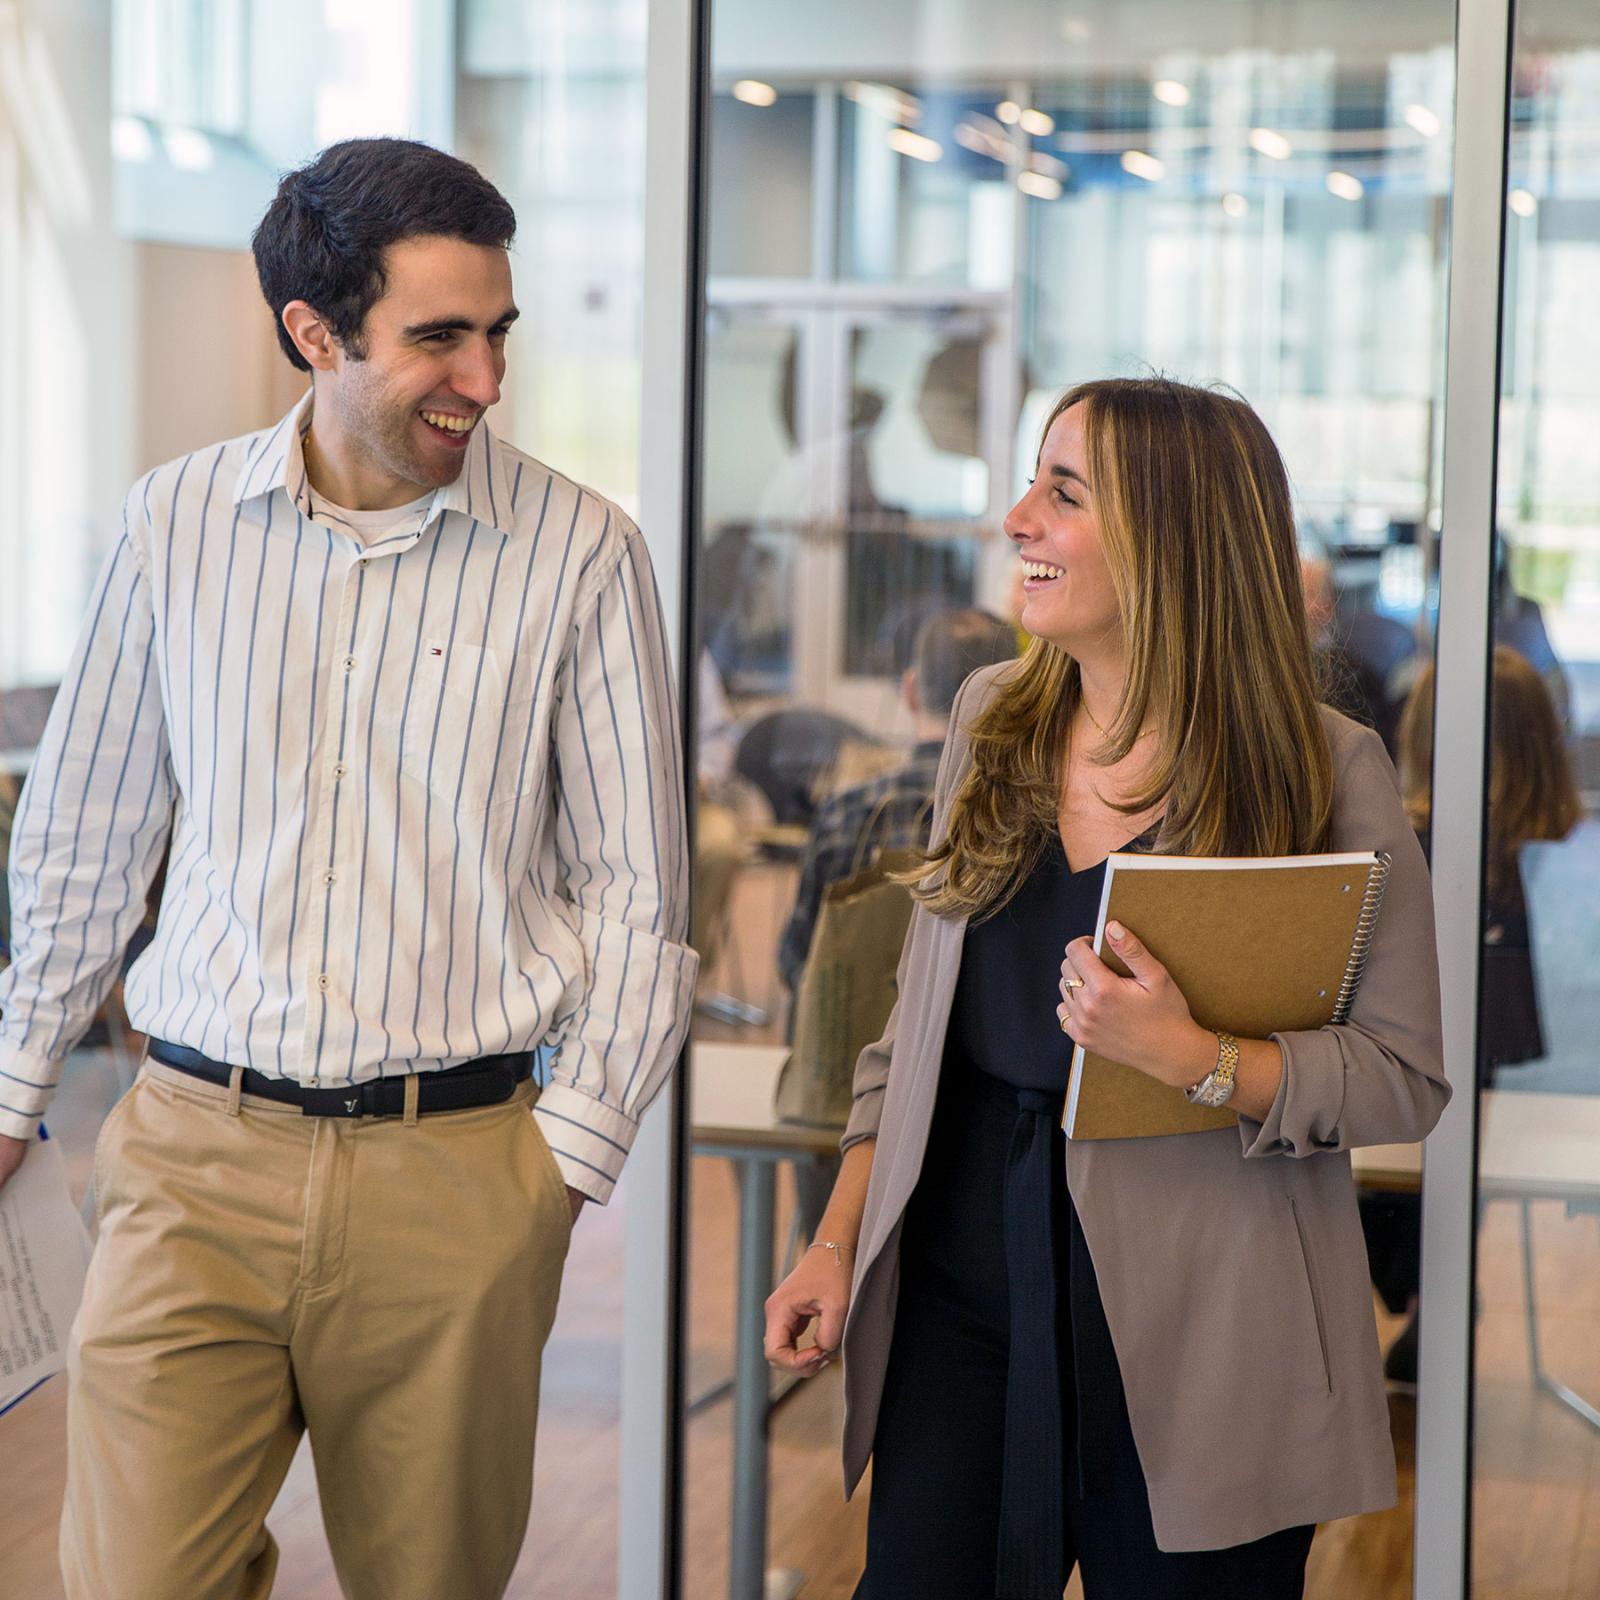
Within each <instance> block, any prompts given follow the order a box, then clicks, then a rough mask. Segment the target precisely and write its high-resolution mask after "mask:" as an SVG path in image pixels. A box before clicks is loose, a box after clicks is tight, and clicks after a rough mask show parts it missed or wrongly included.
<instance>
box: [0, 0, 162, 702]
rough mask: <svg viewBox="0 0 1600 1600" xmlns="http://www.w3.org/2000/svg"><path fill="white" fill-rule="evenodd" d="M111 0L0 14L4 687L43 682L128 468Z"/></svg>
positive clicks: (76, 614)
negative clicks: (110, 123) (110, 111)
mask: <svg viewBox="0 0 1600 1600" xmlns="http://www.w3.org/2000/svg"><path fill="white" fill-rule="evenodd" d="M110 69H111V25H110V0H14V3H13V4H12V5H11V6H10V7H8V8H3V9H0V686H4V685H7V684H12V683H19V682H48V681H50V680H52V679H53V678H55V677H56V676H57V675H58V674H59V672H60V670H61V666H62V664H63V663H64V661H65V658H66V655H67V653H68V652H69V651H70V649H71V645H72V641H73V639H74V637H75V636H76V633H77V629H78V624H79V621H80V618H81V616H82V612H83V606H84V600H85V597H86V595H87V592H88V587H89V584H90V582H91V581H92V578H93V574H94V571H95V569H96V567H97V566H98V564H99V560H100V554H101V551H102V550H103V548H104V545H105V542H106V539H107V538H108V534H109V530H110V529H111V528H113V527H114V526H115V520H116V517H117V513H118V508H119V507H120V504H121V500H122V495H123V492H124V490H125V488H126V486H127V483H128V481H129V479H130V478H131V477H132V475H133V474H132V464H133V459H134V448H133V426H132V423H133V415H132V409H131V407H130V406H129V405H128V388H129V380H130V373H131V370H132V357H133V305H132V294H131V276H130V271H129V262H130V256H129V250H128V247H127V246H126V245H125V244H123V243H122V242H121V241H120V240H119V239H118V238H117V236H116V233H115V230H114V227H113V225H112V214H113V207H112V184H111V154H110V143H109V139H108V135H107V109H106V108H107V107H108V106H109V104H110V93H111V90H110Z"/></svg>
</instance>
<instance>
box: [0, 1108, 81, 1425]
mask: <svg viewBox="0 0 1600 1600" xmlns="http://www.w3.org/2000/svg"><path fill="white" fill-rule="evenodd" d="M89 1251H90V1242H89V1234H88V1230H87V1229H85V1227H84V1225H83V1219H82V1218H81V1217H80V1216H79V1215H78V1209H77V1207H76V1206H74V1205H73V1203H72V1194H71V1191H70V1190H69V1188H68V1185H67V1169H66V1163H65V1162H64V1161H63V1160H62V1158H61V1146H60V1145H59V1144H58V1143H56V1142H55V1141H54V1140H52V1139H42V1140H40V1141H39V1142H38V1143H37V1144H35V1145H34V1146H33V1148H32V1149H31V1150H29V1152H28V1154H27V1158H26V1159H25V1160H24V1161H23V1163H22V1165H21V1166H20V1167H19V1168H18V1169H17V1171H16V1172H15V1174H13V1176H12V1179H11V1181H10V1182H9V1183H8V1184H7V1185H6V1186H5V1188H3V1189H0V1412H5V1411H7V1410H9V1409H10V1407H11V1406H13V1405H15V1404H16V1402H17V1401H19V1400H20V1399H21V1398H22V1397H23V1396H24V1395H26V1394H28V1393H29V1392H30V1391H31V1390H33V1389H36V1388H38V1386H39V1385H40V1384H41V1383H43V1382H44V1380H45V1379H46V1378H48V1377H50V1376H51V1375H52V1374H53V1373H57V1372H60V1371H61V1369H62V1368H63V1367H64V1366H65V1365H66V1362H67V1331H68V1329H69V1328H71V1326H72V1319H73V1317H75V1316H76V1315H77V1312H78V1302H79V1301H80V1300H81V1299H82V1298H83V1283H84V1278H85V1276H86V1274H87V1272H88V1269H89Z"/></svg>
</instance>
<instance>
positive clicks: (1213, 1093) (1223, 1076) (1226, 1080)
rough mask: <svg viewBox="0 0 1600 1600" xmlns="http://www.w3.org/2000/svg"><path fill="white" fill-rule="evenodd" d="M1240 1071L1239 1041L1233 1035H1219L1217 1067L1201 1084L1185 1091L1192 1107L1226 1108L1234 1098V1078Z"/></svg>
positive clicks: (1185, 1095)
mask: <svg viewBox="0 0 1600 1600" xmlns="http://www.w3.org/2000/svg"><path fill="white" fill-rule="evenodd" d="M1212 1031H1213V1032H1215V1031H1216V1030H1215V1029H1213V1030H1212ZM1238 1070H1239V1041H1238V1040H1237V1039H1235V1038H1234V1036H1233V1035H1232V1034H1231V1033H1218V1034H1217V1064H1216V1066H1214V1067H1213V1068H1212V1069H1211V1070H1210V1071H1209V1072H1208V1073H1207V1074H1206V1075H1205V1077H1203V1078H1202V1079H1201V1080H1200V1081H1199V1083H1196V1084H1193V1085H1192V1086H1191V1087H1189V1088H1188V1089H1185V1090H1184V1097H1185V1098H1186V1099H1187V1100H1188V1102H1189V1104H1190V1105H1192V1106H1213V1107H1214V1106H1225V1105H1226V1104H1227V1103H1228V1101H1229V1100H1230V1099H1231V1098H1232V1095H1233V1078H1234V1074H1235V1073H1236V1072H1237V1071H1238Z"/></svg>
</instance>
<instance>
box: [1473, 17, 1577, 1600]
mask: <svg viewBox="0 0 1600 1600" xmlns="http://www.w3.org/2000/svg"><path fill="white" fill-rule="evenodd" d="M1515 15H1516V33H1515V36H1514V41H1513V47H1514V48H1513V61H1512V105H1511V119H1512V122H1511V129H1510V145H1509V156H1508V172H1507V178H1508V184H1507V188H1508V193H1507V196H1506V217H1505V228H1506V243H1505V272H1506V278H1505V289H1504V301H1503V313H1502V325H1501V370H1502V396H1501V409H1500V442H1499V476H1498V493H1499V507H1498V513H1499V528H1498V532H1497V538H1496V550H1495V574H1494V578H1495V591H1494V658H1493V672H1492V678H1491V706H1490V717H1489V720H1490V733H1491V738H1490V747H1489V769H1488V774H1487V791H1488V792H1487V795H1486V807H1485V811H1486V829H1485V831H1486V835H1487V837H1486V845H1485V864H1484V879H1483V900H1484V927H1483V940H1484V942H1483V956H1482V1006H1481V1010H1480V1017H1479V1063H1480V1080H1479V1082H1480V1089H1481V1091H1482V1092H1481V1095H1480V1100H1479V1134H1478V1172H1477V1178H1478V1207H1477V1213H1476V1215H1477V1219H1478V1228H1477V1250H1476V1257H1477V1282H1476V1296H1475V1307H1474V1309H1475V1318H1474V1329H1473V1335H1474V1337H1473V1409H1472V1413H1471V1415H1472V1419H1473V1432H1474V1439H1473V1455H1472V1462H1473V1483H1472V1489H1473V1498H1472V1513H1473V1515H1472V1564H1471V1571H1472V1590H1473V1594H1474V1595H1475V1596H1481V1597H1491V1596H1501V1595H1510V1594H1515V1593H1518V1592H1526V1591H1529V1590H1533V1591H1538V1592H1550V1593H1560V1592H1562V1590H1563V1588H1567V1587H1570V1585H1571V1583H1572V1582H1573V1581H1574V1580H1573V1578H1572V1576H1571V1575H1572V1574H1576V1573H1580V1572H1581V1573H1588V1572H1590V1571H1592V1569H1593V1565H1594V1563H1593V1559H1592V1553H1591V1551H1590V1550H1589V1547H1588V1545H1587V1543H1586V1539H1587V1535H1586V1532H1585V1529H1586V1528H1592V1526H1593V1519H1594V1516H1595V1514H1596V1505H1597V1501H1596V1497H1595V1487H1594V1479H1593V1474H1592V1472H1590V1471H1589V1470H1588V1469H1587V1467H1586V1465H1585V1463H1586V1462H1588V1461H1589V1460H1591V1459H1592V1457H1593V1453H1594V1447H1595V1444H1596V1441H1600V1357H1597V1353H1596V1347H1595V1343H1594V1339H1593V1327H1594V1322H1593V1307H1594V1305H1595V1304H1596V1303H1597V1296H1600V1249H1597V1248H1596V1237H1597V1228H1600V1185H1597V1183H1596V1174H1600V1045H1597V1040H1600V981H1597V978H1596V973H1597V972H1600V909H1597V908H1600V824H1597V823H1596V822H1595V821H1594V820H1593V818H1594V812H1595V807H1596V802H1597V800H1600V599H1597V597H1600V587H1597V583H1596V579H1597V578H1600V493H1597V485H1600V470H1597V469H1600V456H1597V454H1596V442H1595V441H1596V439H1597V438H1600V377H1597V375H1596V374H1597V371H1600V369H1597V367H1596V365H1595V358H1596V356H1597V355H1600V346H1597V345H1596V343H1595V338H1596V335H1595V330H1594V328H1593V319H1592V317H1590V316H1588V315H1587V312H1586V311H1585V310H1580V301H1581V299H1582V297H1583V296H1585V295H1586V294H1587V290H1586V289H1585V288H1584V287H1583V286H1584V285H1585V284H1586V283H1589V282H1591V281H1592V278H1593V272H1594V269H1595V266H1596V264H1597V263H1600V219H1597V217H1596V213H1595V209H1594V201H1593V198H1592V196H1593V193H1594V187H1595V183H1596V180H1597V178H1600V19H1597V18H1596V16H1595V15H1594V13H1593V12H1592V11H1589V12H1585V13H1583V15H1582V17H1581V19H1580V17H1579V14H1578V13H1577V12H1575V11H1573V10H1571V9H1570V8H1568V7H1565V6H1561V5H1557V4H1554V3H1551V0H1526V3H1524V4H1520V5H1518V6H1517V8H1516V13H1515ZM1534 1525H1536V1526H1537V1527H1538V1528H1539V1530H1540V1533H1539V1538H1538V1539H1537V1541H1530V1540H1529V1539H1528V1538H1527V1536H1526V1529H1527V1528H1528V1527H1529V1526H1534ZM1576 1581H1577V1583H1578V1585H1579V1587H1580V1588H1581V1587H1582V1585H1583V1583H1584V1582H1586V1581H1587V1579H1586V1578H1578V1579H1577V1580H1576Z"/></svg>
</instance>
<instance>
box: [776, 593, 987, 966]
mask: <svg viewBox="0 0 1600 1600" xmlns="http://www.w3.org/2000/svg"><path fill="white" fill-rule="evenodd" d="M1016 653H1017V638H1016V633H1015V632H1014V631H1013V630H1012V629H1011V628H1009V627H1008V626H1007V625H1006V624H1005V623H1003V622H1001V621H1000V619H999V618H998V617H992V616H990V615H989V613H988V612H987V611H971V610H951V611H936V612H934V613H933V615H932V616H930V617H928V618H927V619H926V620H925V621H924V622H923V623H922V625H921V627H920V628H918V630H917V635H916V642H915V644H914V646H913V648H912V659H911V665H910V666H909V667H908V668H907V669H906V671H905V674H904V676H903V677H902V678H901V680H900V693H901V696H902V698H903V700H904V702H905V705H906V707H907V709H908V710H909V711H910V712H911V715H912V718H913V719H914V721H915V723H916V730H917V742H916V744H915V746H914V747H913V749H912V751H911V754H910V755H909V756H908V757H907V758H906V760H905V762H904V764H903V765H901V766H899V767H897V768H896V769H895V770H894V771H893V772H889V773H886V774H885V775H883V776H882V777H878V778H873V779H870V780H869V781H868V782H866V783H861V784H857V785H855V786H854V787H853V788H849V789H841V790H840V791H839V793H838V794H835V795H830V796H829V797H828V799H827V800H826V801H824V802H823V804H822V805H821V806H820V807H819V808H818V810H817V814H816V816H815V817H814V818H813V819H812V822H811V828H810V833H809V836H808V838H807V840H806V852H805V857H804V859H803V861H802V862H801V867H800V887H799V889H798V891H797V892H796V894H795V900H794V909H793V911H791V912H790V913H789V922H788V926H787V927H786V928H785V929H784V931H783V940H782V943H781V944H780V945H779V947H778V970H779V972H780V973H781V974H782V975H783V981H784V982H785V983H786V984H787V985H788V986H789V988H790V989H791V990H797V989H798V988H799V987H800V973H801V969H802V968H803V967H804V966H805V962H806V957H807V956H808V955H809V954H810V953H811V938H812V934H813V933H814V932H815V930H816V925H817V916H818V913H819V912H820V911H821V909H822V895H823V891H824V890H825V889H826V888H827V887H828V885H829V884H830V883H837V882H838V881H839V880H840V879H841V878H847V877H849V875H850V873H851V871H852V870H853V868H854V866H855V863H856V862H857V861H858V860H859V859H861V857H862V856H863V854H864V853H866V852H868V851H873V850H899V849H904V848H905V847H907V846H909V845H925V844H926V843H927V834H928V807H929V804H930V802H931V800H932V797H933V780H934V777H935V775H936V774H937V772H938V770H939V755H940V752H941V751H942V750H943V749H944V736H945V729H946V726H947V724H948V723H949V720H950V708H951V706H953V705H954V704H955V700H956V693H957V691H958V690H959V689H960V688H961V685H962V684H963V683H964V682H965V681H966V679H967V677H968V675H969V674H971V673H973V672H976V671H977V670H978V668H979V667H986V666H989V665H991V664H992V663H994V662H996V661H1008V660H1010V659H1011V657H1012V656H1014V655H1015V654H1016ZM868 835H870V837H867V836H868Z"/></svg>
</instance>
